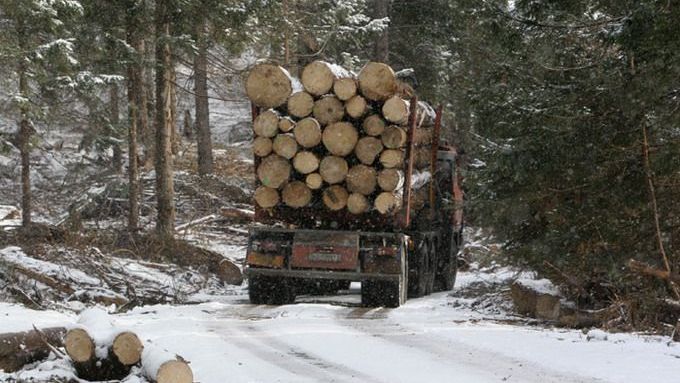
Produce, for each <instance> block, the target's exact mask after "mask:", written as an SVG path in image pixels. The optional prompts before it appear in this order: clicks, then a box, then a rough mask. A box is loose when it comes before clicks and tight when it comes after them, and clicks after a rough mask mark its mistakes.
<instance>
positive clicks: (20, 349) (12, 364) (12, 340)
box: [0, 327, 66, 373]
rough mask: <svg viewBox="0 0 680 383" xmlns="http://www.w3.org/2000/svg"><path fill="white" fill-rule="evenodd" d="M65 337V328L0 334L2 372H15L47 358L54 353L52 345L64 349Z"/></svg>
mask: <svg viewBox="0 0 680 383" xmlns="http://www.w3.org/2000/svg"><path fill="white" fill-rule="evenodd" d="M64 335H66V329H65V328H64V327H50V328H44V329H41V330H39V331H38V330H31V331H24V332H15V333H7V334H0V370H4V371H5V372H7V373H10V372H15V371H18V370H20V369H21V368H22V367H24V366H25V365H26V364H29V363H33V362H36V361H39V360H41V359H44V358H47V356H49V354H50V352H52V348H51V347H50V345H51V346H53V347H56V348H59V347H62V345H63V338H64Z"/></svg>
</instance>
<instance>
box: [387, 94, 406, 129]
mask: <svg viewBox="0 0 680 383" xmlns="http://www.w3.org/2000/svg"><path fill="white" fill-rule="evenodd" d="M408 105H409V103H408V102H407V101H405V100H403V99H402V98H401V97H399V96H393V97H390V98H389V99H388V100H387V101H385V103H384V104H383V107H382V112H383V116H384V117H385V119H386V120H387V121H389V122H392V123H394V124H398V125H403V124H406V122H408V115H409V106H408Z"/></svg>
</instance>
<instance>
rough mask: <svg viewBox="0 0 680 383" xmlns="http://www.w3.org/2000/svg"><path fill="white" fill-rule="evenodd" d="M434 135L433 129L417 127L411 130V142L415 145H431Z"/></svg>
mask: <svg viewBox="0 0 680 383" xmlns="http://www.w3.org/2000/svg"><path fill="white" fill-rule="evenodd" d="M433 136H434V129H432V128H419V129H416V130H415V131H414V132H413V143H414V144H415V145H416V146H424V145H431V144H432V138H433Z"/></svg>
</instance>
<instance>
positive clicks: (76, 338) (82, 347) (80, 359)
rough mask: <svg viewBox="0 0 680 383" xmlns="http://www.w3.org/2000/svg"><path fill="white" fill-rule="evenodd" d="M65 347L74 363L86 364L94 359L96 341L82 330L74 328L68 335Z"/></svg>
mask: <svg viewBox="0 0 680 383" xmlns="http://www.w3.org/2000/svg"><path fill="white" fill-rule="evenodd" d="M64 347H65V348H66V353H67V354H68V356H70V357H71V359H72V360H73V361H74V362H77V363H84V362H87V361H89V360H90V359H92V358H93V357H94V348H95V345H94V341H93V340H92V338H91V337H90V335H89V334H88V333H87V331H85V330H83V329H81V328H74V329H71V330H69V331H68V332H67V333H66V338H65V339H64Z"/></svg>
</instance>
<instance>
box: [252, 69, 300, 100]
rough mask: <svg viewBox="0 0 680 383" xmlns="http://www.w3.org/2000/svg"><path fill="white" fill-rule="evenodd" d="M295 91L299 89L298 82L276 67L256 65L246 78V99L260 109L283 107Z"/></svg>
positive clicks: (285, 71)
mask: <svg viewBox="0 0 680 383" xmlns="http://www.w3.org/2000/svg"><path fill="white" fill-rule="evenodd" d="M296 89H301V85H300V84H299V82H298V81H297V80H295V79H293V78H292V77H291V76H290V74H289V73H288V71H287V70H285V69H283V68H282V67H280V66H278V65H272V64H258V65H256V66H255V67H254V68H253V69H251V70H250V73H248V77H247V78H246V94H247V95H248V98H249V99H250V101H252V102H253V103H254V104H255V105H257V106H259V107H262V108H276V107H278V106H281V105H283V104H284V103H285V102H286V100H288V96H290V94H291V93H293V91H295V90H296Z"/></svg>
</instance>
